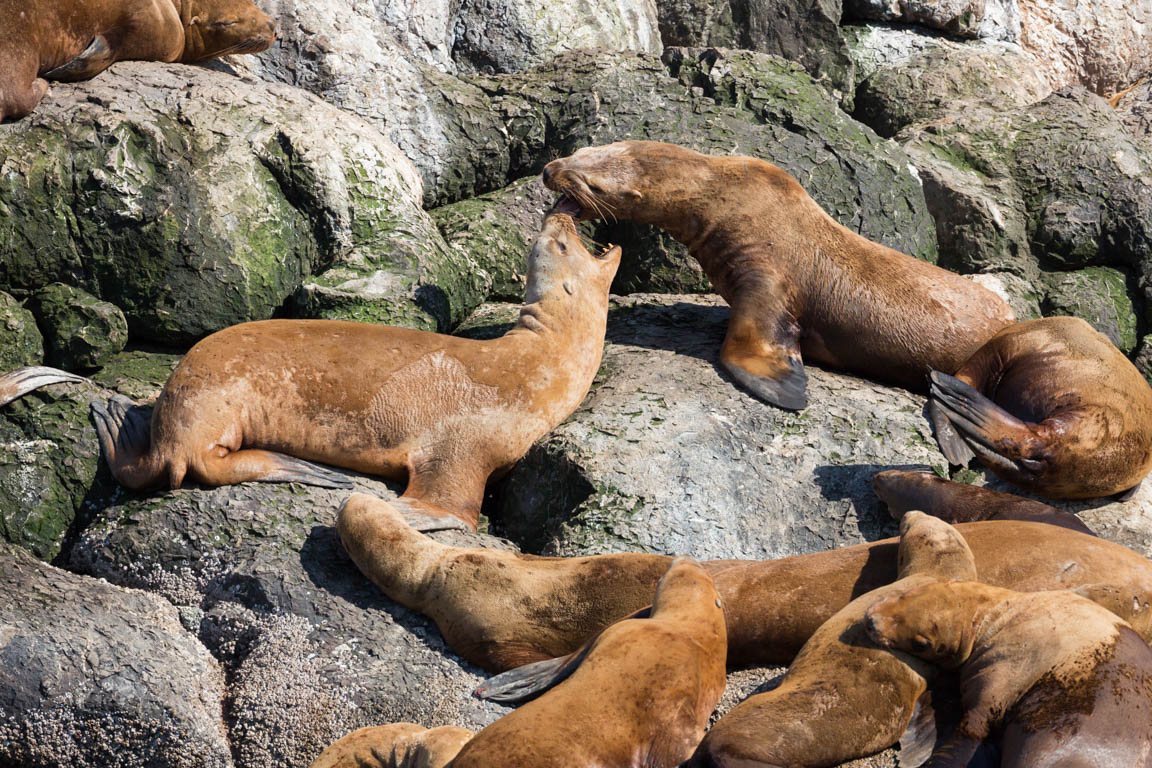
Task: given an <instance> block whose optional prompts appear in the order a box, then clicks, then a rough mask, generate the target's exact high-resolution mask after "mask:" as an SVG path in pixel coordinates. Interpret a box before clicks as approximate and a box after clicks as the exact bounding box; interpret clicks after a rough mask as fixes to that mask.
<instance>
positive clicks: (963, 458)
mask: <svg viewBox="0 0 1152 768" xmlns="http://www.w3.org/2000/svg"><path fill="white" fill-rule="evenodd" d="M928 420H929V421H931V422H932V431H933V432H935V433H936V444H937V445H938V446H939V447H940V452H941V453H943V454H944V458H945V459H947V460H948V463H949V464H954V465H958V466H962V467H965V466H968V462H970V461H972V459H974V458H976V454H974V453H972V449H971V448H969V447H968V444H967V443H965V442H964V438H962V437H960V435H959V434H958V433H957V432H956V428H955V427H953V426H952V422H951V421H949V420H948V416H947V414H945V413H944V409H943V408H941V407H940V403H938V402H936V401H935V400H930V401H928Z"/></svg>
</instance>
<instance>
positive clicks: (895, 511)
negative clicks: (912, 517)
mask: <svg viewBox="0 0 1152 768" xmlns="http://www.w3.org/2000/svg"><path fill="white" fill-rule="evenodd" d="M943 482H944V481H943V480H942V479H941V478H939V477H938V476H937V475H936V474H935V473H933V472H925V471H923V470H905V469H886V470H884V471H883V472H877V473H876V474H875V475H873V476H872V490H874V491H875V492H876V495H877V496H878V497H879V498H880V500H881V501H883V502H884V503H885V504H887V505H888V513H889V514H890V515H892V517H893V518H894V519H896V520H899V519H901V518H902V517H903V515H904V513H905V512H908V511H909V510H912V509H919V510H923V509H924V508H925V507H924V502H925V501H926V500H927V499H929V498H931V496H930V493H931V491H933V490H934V489H935V488H937V487H938V486H940V484H941V483H943Z"/></svg>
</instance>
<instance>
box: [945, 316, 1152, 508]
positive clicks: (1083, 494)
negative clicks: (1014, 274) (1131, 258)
mask: <svg viewBox="0 0 1152 768" xmlns="http://www.w3.org/2000/svg"><path fill="white" fill-rule="evenodd" d="M932 401H933V404H934V406H935V407H937V408H938V409H939V411H940V412H941V413H942V414H943V415H944V416H945V417H946V419H947V421H948V422H949V423H950V425H951V426H952V427H953V428H954V429H955V432H954V433H953V432H951V431H949V430H946V431H945V432H943V433H941V431H940V430H939V429H938V430H937V433H936V439H937V442H938V443H939V444H940V450H941V451H943V452H944V456H945V457H946V458H947V459H948V461H950V462H951V463H953V464H965V463H967V462H968V460H969V459H971V458H972V457H973V454H975V455H976V456H977V457H978V458H979V459H980V460H981V462H982V463H983V464H984V465H985V466H987V467H988V468H989V469H990V470H992V471H993V472H994V473H996V474H997V475H998V476H1000V477H1002V478H1004V479H1005V480H1008V481H1010V482H1013V483H1016V484H1017V485H1019V486H1021V487H1023V488H1027V489H1028V490H1031V491H1034V492H1036V493H1039V494H1041V495H1044V496H1048V497H1051V498H1057V499H1087V498H1094V497H1097V496H1108V495H1111V494H1114V493H1119V492H1122V491H1127V490H1129V489H1132V488H1134V487H1135V486H1136V485H1138V484H1139V483H1140V481H1141V480H1142V479H1143V478H1144V476H1145V475H1147V474H1148V471H1149V470H1150V469H1152V389H1150V388H1149V386H1148V382H1146V381H1145V380H1144V377H1143V376H1141V375H1140V372H1139V371H1137V370H1136V366H1134V365H1132V363H1131V362H1130V361H1129V360H1128V358H1126V357H1124V355H1123V354H1121V352H1120V351H1119V350H1118V349H1116V347H1114V346H1112V342H1110V341H1109V340H1108V338H1107V337H1106V336H1104V334H1102V333H1099V332H1098V331H1096V330H1095V329H1094V328H1093V327H1092V326H1090V325H1089V324H1088V323H1086V322H1084V321H1083V320H1081V319H1079V318H1076V317H1046V318H1043V319H1040V320H1029V321H1028V322H1024V323H1017V324H1016V325H1012V326H1010V327H1008V328H1005V329H1004V330H1002V331H1000V332H999V333H997V334H996V335H995V336H994V337H993V338H992V339H991V340H990V341H989V342H988V343H987V344H985V345H984V346H983V347H981V348H980V350H979V351H978V352H976V353H975V354H974V355H972V357H971V359H969V360H968V361H967V362H966V363H964V365H962V366H961V367H960V368H959V370H957V371H956V375H955V376H949V375H948V374H946V373H943V372H941V371H933V373H932Z"/></svg>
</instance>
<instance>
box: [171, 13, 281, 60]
mask: <svg viewBox="0 0 1152 768" xmlns="http://www.w3.org/2000/svg"><path fill="white" fill-rule="evenodd" d="M175 2H176V3H177V6H178V7H179V9H180V21H181V22H182V23H183V24H184V53H183V54H182V55H181V57H180V61H183V62H191V61H200V60H202V59H211V58H215V57H217V56H226V55H228V54H232V53H260V52H261V51H264V50H267V49H268V47H269V46H270V45H272V43H274V42H276V31H277V29H276V22H274V21H273V20H272V19H271V17H269V16H268V14H266V13H264V12H263V11H261V10H260V9H259V8H257V7H256V6H255V5H253V4H252V0H175Z"/></svg>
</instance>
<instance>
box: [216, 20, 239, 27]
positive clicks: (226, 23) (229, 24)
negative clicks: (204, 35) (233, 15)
mask: <svg viewBox="0 0 1152 768" xmlns="http://www.w3.org/2000/svg"><path fill="white" fill-rule="evenodd" d="M212 26H214V27H216V28H218V29H223V28H225V27H234V26H236V22H234V21H217V22H216V23H215V24H213V25H212Z"/></svg>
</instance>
